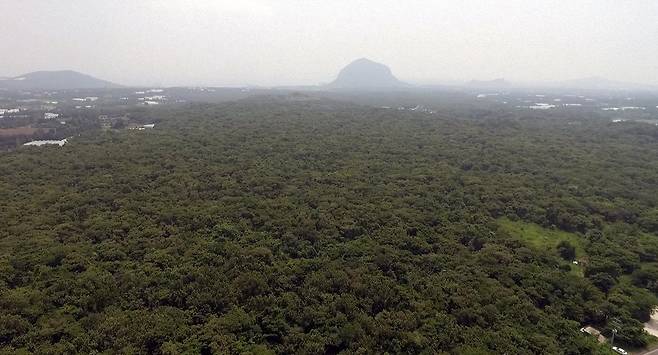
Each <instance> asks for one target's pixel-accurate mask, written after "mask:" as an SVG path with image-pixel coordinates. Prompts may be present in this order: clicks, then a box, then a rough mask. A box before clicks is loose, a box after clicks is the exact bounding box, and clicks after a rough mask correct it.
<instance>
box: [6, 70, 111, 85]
mask: <svg viewBox="0 0 658 355" xmlns="http://www.w3.org/2000/svg"><path fill="white" fill-rule="evenodd" d="M117 87H121V86H120V85H117V84H114V83H111V82H109V81H105V80H101V79H97V78H94V77H93V76H89V75H86V74H82V73H78V72H75V71H72V70H63V71H36V72H32V73H28V74H25V75H21V76H17V77H14V78H1V79H0V88H6V89H13V90H33V89H44V90H68V89H104V88H117Z"/></svg>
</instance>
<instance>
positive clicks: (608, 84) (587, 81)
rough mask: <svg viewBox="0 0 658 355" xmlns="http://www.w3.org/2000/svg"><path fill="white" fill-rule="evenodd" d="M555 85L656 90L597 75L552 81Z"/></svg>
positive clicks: (577, 87) (586, 88)
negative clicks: (557, 81)
mask: <svg viewBox="0 0 658 355" xmlns="http://www.w3.org/2000/svg"><path fill="white" fill-rule="evenodd" d="M554 85H555V86H559V87H563V88H567V89H585V90H640V91H644V90H650V91H657V90H658V86H652V85H645V84H636V83H627V82H623V81H615V80H609V79H606V78H601V77H598V76H592V77H588V78H580V79H573V80H566V81H562V82H559V83H554Z"/></svg>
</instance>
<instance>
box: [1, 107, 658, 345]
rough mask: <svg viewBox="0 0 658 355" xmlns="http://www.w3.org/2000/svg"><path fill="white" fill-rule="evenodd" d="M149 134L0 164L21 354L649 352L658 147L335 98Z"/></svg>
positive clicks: (91, 141)
mask: <svg viewBox="0 0 658 355" xmlns="http://www.w3.org/2000/svg"><path fill="white" fill-rule="evenodd" d="M145 114H149V115H152V117H151V118H152V120H151V121H153V122H156V128H155V129H153V130H149V131H107V132H100V131H93V132H87V133H83V134H82V135H80V136H76V137H74V138H73V139H71V140H70V142H69V143H68V144H66V145H65V146H63V147H41V148H21V149H18V150H16V151H13V152H7V153H2V154H0V201H2V202H0V221H1V224H2V228H0V245H1V247H0V347H1V349H2V351H4V352H5V353H20V352H23V353H29V352H35V353H52V354H55V353H75V352H80V353H156V354H178V353H201V354H224V353H245V352H246V353H260V354H267V353H302V354H318V353H327V354H335V353H341V352H344V353H361V354H367V353H386V352H388V353H427V354H441V353H445V354H605V353H608V351H609V350H608V349H607V348H606V347H604V346H603V345H599V344H598V343H597V341H596V339H595V338H594V337H591V336H589V335H587V334H583V333H582V332H580V331H579V328H580V327H582V326H584V325H587V324H591V325H594V326H596V327H598V328H599V329H601V330H603V332H604V334H605V335H610V332H611V329H612V328H613V327H615V328H617V329H618V330H619V332H618V334H617V339H618V341H619V342H621V343H623V344H625V345H627V346H634V347H641V346H644V345H646V344H647V342H649V341H650V338H649V336H648V335H647V334H645V333H643V330H642V328H643V326H642V322H644V321H646V320H647V319H648V317H649V315H650V311H651V309H652V308H653V307H654V306H655V305H656V304H658V301H657V299H656V295H658V260H657V258H658V127H656V126H653V125H648V124H644V123H633V122H625V123H624V124H613V123H609V122H603V121H601V120H588V119H587V118H583V119H580V120H578V121H576V122H567V121H565V120H553V119H546V118H542V117H534V116H525V117H517V118H491V119H479V120H478V119H461V118H460V117H458V116H455V117H445V115H435V114H431V113H426V112H411V111H400V110H395V109H384V108H372V107H367V106H359V105H352V104H346V103H338V102H335V101H331V100H324V99H323V100H303V99H300V100H296V101H292V100H284V99H276V98H274V99H272V98H270V99H268V98H259V99H249V100H246V101H240V102H232V103H223V104H212V105H211V104H194V105H188V106H185V107H182V108H176V109H175V110H169V111H166V110H159V111H158V110H151V111H148V112H147V113H145ZM538 115H539V114H538ZM573 261H577V262H578V264H577V265H576V264H574V263H573Z"/></svg>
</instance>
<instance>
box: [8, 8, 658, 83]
mask: <svg viewBox="0 0 658 355" xmlns="http://www.w3.org/2000/svg"><path fill="white" fill-rule="evenodd" d="M0 14H2V20H0V76H15V75H20V74H23V73H25V72H30V71H35V70H57V69H72V70H77V71H81V72H85V73H88V74H91V75H95V76H98V77H100V78H103V79H107V80H110V81H114V82H117V83H121V84H126V85H153V84H160V85H241V84H259V85H278V84H317V83H321V82H328V81H330V80H332V79H333V78H334V76H335V75H336V73H337V72H338V70H339V69H340V68H341V67H342V66H344V65H346V64H347V63H349V62H350V61H352V60H353V59H357V58H360V57H368V58H370V59H373V60H375V61H379V62H382V63H385V64H387V65H389V66H390V67H391V68H392V70H393V72H394V73H395V74H396V75H397V76H398V77H399V78H401V79H403V80H408V81H415V82H433V81H441V80H470V79H474V78H475V79H494V78H499V77H504V78H506V79H509V80H512V81H532V80H541V81H544V80H561V79H572V78H578V77H585V76H604V77H607V78H610V79H617V80H627V81H634V82H641V83H653V84H658V1H657V0H591V1H585V0H551V1H549V0H532V1H528V0H441V1H439V0H434V1H421V0H399V1H392V0H391V1H389V0H323V1H320V0H269V1H267V0H215V1H210V0H184V1H183V0H158V1H149V0H107V1H106V0H0Z"/></svg>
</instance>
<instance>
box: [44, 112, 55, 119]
mask: <svg viewBox="0 0 658 355" xmlns="http://www.w3.org/2000/svg"><path fill="white" fill-rule="evenodd" d="M58 117H59V114H58V113H52V112H46V113H44V114H43V119H44V120H52V119H54V118H58Z"/></svg>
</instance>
